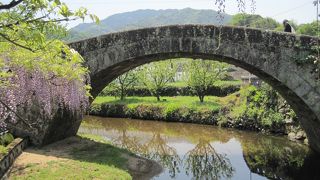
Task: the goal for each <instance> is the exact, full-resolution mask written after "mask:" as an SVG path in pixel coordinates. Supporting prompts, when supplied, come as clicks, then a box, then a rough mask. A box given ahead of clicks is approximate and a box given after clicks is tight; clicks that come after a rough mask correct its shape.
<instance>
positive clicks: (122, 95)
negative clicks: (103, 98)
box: [120, 88, 124, 101]
mask: <svg viewBox="0 0 320 180" xmlns="http://www.w3.org/2000/svg"><path fill="white" fill-rule="evenodd" d="M120 100H121V101H122V100H124V89H123V88H121V93H120Z"/></svg>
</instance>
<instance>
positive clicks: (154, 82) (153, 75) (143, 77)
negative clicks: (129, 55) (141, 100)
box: [138, 60, 177, 101]
mask: <svg viewBox="0 0 320 180" xmlns="http://www.w3.org/2000/svg"><path fill="white" fill-rule="evenodd" d="M176 72H177V65H176V63H173V62H171V60H169V61H163V62H155V63H152V64H147V65H144V66H142V67H141V71H140V73H139V75H138V76H139V80H140V81H141V83H142V84H143V85H144V86H146V87H147V88H148V89H149V91H150V93H151V94H152V95H153V96H155V97H157V100H158V101H160V90H161V89H162V88H164V87H165V86H166V85H167V84H168V83H169V82H170V81H172V80H173V78H174V76H175V74H176Z"/></svg>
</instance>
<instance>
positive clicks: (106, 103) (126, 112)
mask: <svg viewBox="0 0 320 180" xmlns="http://www.w3.org/2000/svg"><path fill="white" fill-rule="evenodd" d="M90 114H91V115H97V116H103V117H116V118H133V119H146V120H160V121H168V122H186V123H197V124H209V125H219V126H222V127H229V128H236V129H244V130H252V131H261V132H271V133H276V134H289V133H290V132H293V131H294V133H296V134H297V133H298V132H299V131H300V130H301V129H300V127H299V124H298V123H297V120H296V117H295V114H294V112H293V111H292V109H291V108H290V106H289V105H288V104H287V103H286V102H285V101H284V100H283V98H281V97H280V96H279V95H278V94H277V93H276V92H275V91H274V90H272V89H271V88H270V87H269V86H267V85H263V86H261V87H259V88H257V87H254V86H244V87H242V88H241V90H240V91H238V92H235V93H233V94H230V95H228V96H225V97H216V96H206V97H205V102H204V103H200V102H199V99H198V98H197V97H196V96H174V97H162V101H157V100H156V98H155V97H127V98H126V99H125V100H122V101H121V100H119V99H116V98H114V97H110V96H109V97H97V99H96V100H95V101H94V102H93V104H92V107H91V110H90ZM300 134H301V133H300ZM303 138H305V137H303ZM303 138H302V139H303ZM299 139H301V138H299Z"/></svg>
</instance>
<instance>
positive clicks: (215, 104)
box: [93, 96, 220, 110]
mask: <svg viewBox="0 0 320 180" xmlns="http://www.w3.org/2000/svg"><path fill="white" fill-rule="evenodd" d="M204 101H205V102H204V103H200V101H199V98H198V97H196V96H175V97H161V101H157V99H156V98H155V97H150V96H149V97H126V99H125V100H123V101H121V100H120V99H119V98H115V97H112V96H104V97H102V96H99V97H97V98H96V99H95V100H94V102H93V104H102V103H110V104H126V105H128V107H134V106H137V105H140V104H144V105H149V104H152V105H158V106H163V107H166V108H169V109H171V108H178V107H188V108H192V109H196V110H199V109H211V110H217V109H220V103H219V97H216V96H206V97H205V100H204Z"/></svg>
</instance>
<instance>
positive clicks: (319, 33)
mask: <svg viewBox="0 0 320 180" xmlns="http://www.w3.org/2000/svg"><path fill="white" fill-rule="evenodd" d="M319 4H320V0H315V1H313V5H314V6H317V34H316V36H317V37H320V27H319V16H320V14H319ZM317 44H318V45H317V46H318V47H317V51H318V59H319V58H320V48H319V40H318V42H317Z"/></svg>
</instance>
